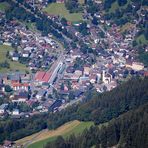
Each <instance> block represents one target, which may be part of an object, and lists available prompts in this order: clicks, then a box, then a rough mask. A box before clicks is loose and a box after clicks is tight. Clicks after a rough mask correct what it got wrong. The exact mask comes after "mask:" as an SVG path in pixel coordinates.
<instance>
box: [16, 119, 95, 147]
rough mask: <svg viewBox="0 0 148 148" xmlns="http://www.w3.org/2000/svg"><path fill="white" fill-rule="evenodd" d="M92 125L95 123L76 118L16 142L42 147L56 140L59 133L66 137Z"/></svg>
mask: <svg viewBox="0 0 148 148" xmlns="http://www.w3.org/2000/svg"><path fill="white" fill-rule="evenodd" d="M91 125H93V122H80V121H77V120H75V121H72V122H69V123H66V124H64V125H62V126H61V127H59V128H57V129H56V130H50V131H48V130H43V131H41V132H39V133H36V134H33V135H31V136H28V137H25V138H23V139H20V140H18V141H16V143H17V144H19V145H25V146H26V145H28V144H30V145H29V146H28V148H42V147H43V146H44V145H45V144H46V143H47V142H50V141H53V140H55V139H56V138H57V136H59V135H61V136H63V137H64V138H66V137H68V136H70V135H71V134H75V135H78V134H79V133H81V132H82V131H84V129H86V128H89V127H90V126H91ZM31 143H32V144H31Z"/></svg>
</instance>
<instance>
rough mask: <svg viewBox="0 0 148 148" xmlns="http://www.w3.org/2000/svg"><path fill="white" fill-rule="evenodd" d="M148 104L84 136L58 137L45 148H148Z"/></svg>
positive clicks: (87, 131)
mask: <svg viewBox="0 0 148 148" xmlns="http://www.w3.org/2000/svg"><path fill="white" fill-rule="evenodd" d="M147 123H148V104H145V105H142V106H140V107H139V108H138V109H135V110H131V111H129V112H127V113H125V114H123V115H121V116H119V118H117V119H113V120H111V121H109V122H108V123H106V124H103V125H100V126H92V127H90V129H86V130H85V131H84V132H83V133H82V134H80V135H78V136H75V135H71V136H69V137H68V138H66V139H64V138H63V137H62V136H59V137H57V139H56V140H55V141H53V142H49V143H47V144H46V146H45V148H53V147H54V148H90V147H95V148H107V147H113V146H117V145H118V148H125V147H126V148H140V147H141V148H147V147H148V140H147V139H148V134H147V131H148V124H147Z"/></svg>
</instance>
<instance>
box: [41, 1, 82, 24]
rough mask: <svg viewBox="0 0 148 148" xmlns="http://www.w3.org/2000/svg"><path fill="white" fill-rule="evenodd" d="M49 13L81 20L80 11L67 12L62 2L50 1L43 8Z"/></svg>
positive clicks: (73, 20) (68, 18)
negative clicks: (50, 2)
mask: <svg viewBox="0 0 148 148" xmlns="http://www.w3.org/2000/svg"><path fill="white" fill-rule="evenodd" d="M43 11H46V12H47V13H49V14H53V15H59V16H60V17H65V18H66V19H67V20H68V21H71V22H78V21H81V20H82V13H69V11H68V10H67V9H66V7H65V5H64V4H61V3H52V4H50V5H49V6H48V7H47V8H45V9H43Z"/></svg>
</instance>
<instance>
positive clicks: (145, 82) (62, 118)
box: [0, 77, 148, 142]
mask: <svg viewBox="0 0 148 148" xmlns="http://www.w3.org/2000/svg"><path fill="white" fill-rule="evenodd" d="M147 88H148V78H147V77H146V78H133V79H132V80H130V81H129V82H126V83H124V84H122V85H121V86H118V87H117V88H115V89H113V90H112V91H111V92H106V93H103V94H98V93H96V92H92V91H91V92H88V94H87V97H86V99H85V100H84V101H83V102H82V103H80V104H77V105H73V106H70V107H68V108H66V109H64V110H62V111H60V112H57V113H48V114H46V113H44V114H40V115H35V116H32V117H29V118H21V119H5V120H3V121H1V122H0V142H3V140H5V139H9V140H17V139H20V138H23V137H25V136H28V135H31V134H33V133H36V132H38V131H40V130H42V129H45V128H49V129H55V128H57V127H59V126H61V125H62V124H64V123H66V122H68V121H72V120H80V121H93V122H94V123H95V124H96V125H97V124H100V123H104V122H108V121H110V120H111V119H113V118H116V117H118V116H119V115H121V114H123V113H125V112H127V111H129V110H132V109H136V108H138V107H139V106H141V105H143V104H145V103H147V102H148V91H147Z"/></svg>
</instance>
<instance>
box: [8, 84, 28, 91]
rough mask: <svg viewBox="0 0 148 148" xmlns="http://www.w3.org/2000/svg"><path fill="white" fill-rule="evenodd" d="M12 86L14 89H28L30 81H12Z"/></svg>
mask: <svg viewBox="0 0 148 148" xmlns="http://www.w3.org/2000/svg"><path fill="white" fill-rule="evenodd" d="M11 86H12V88H13V89H14V90H26V91H28V87H29V84H28V83H11Z"/></svg>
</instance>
